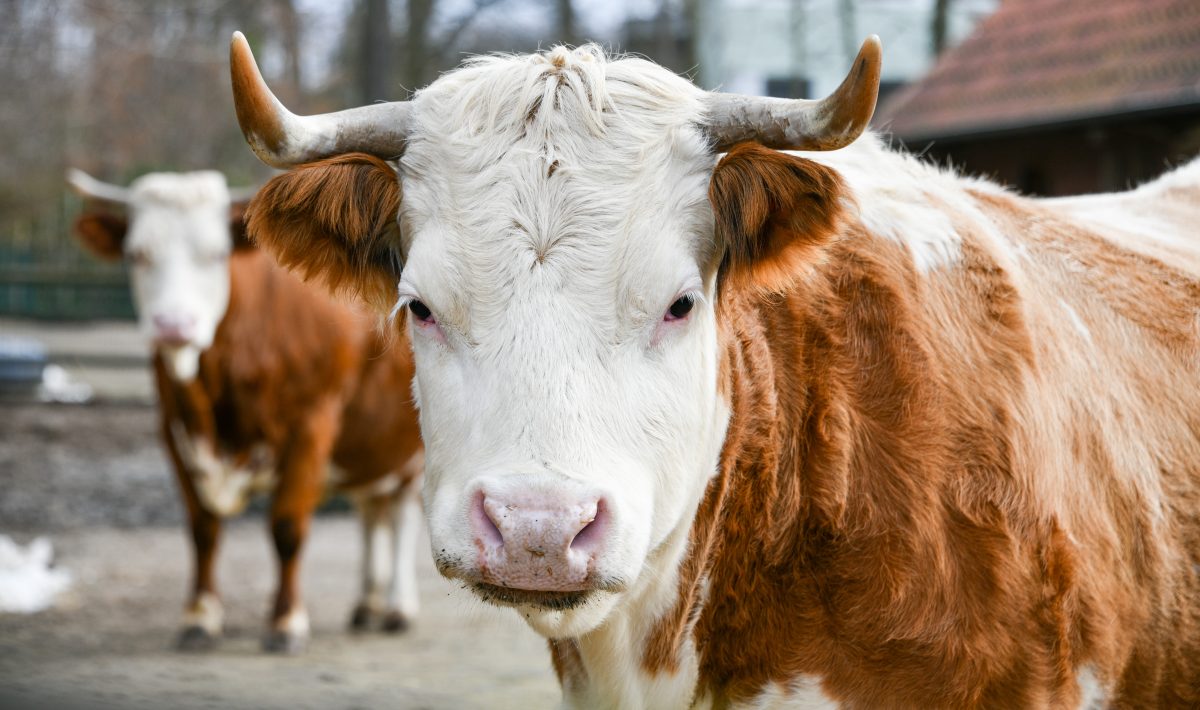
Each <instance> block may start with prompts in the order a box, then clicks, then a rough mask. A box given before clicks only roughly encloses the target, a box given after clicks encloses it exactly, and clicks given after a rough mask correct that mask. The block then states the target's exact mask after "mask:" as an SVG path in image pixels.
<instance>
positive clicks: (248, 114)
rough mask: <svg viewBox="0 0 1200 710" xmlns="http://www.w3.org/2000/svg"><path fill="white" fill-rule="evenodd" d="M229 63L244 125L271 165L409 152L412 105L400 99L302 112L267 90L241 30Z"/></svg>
mask: <svg viewBox="0 0 1200 710" xmlns="http://www.w3.org/2000/svg"><path fill="white" fill-rule="evenodd" d="M229 63H230V67H229V70H230V73H231V75H232V79H233V103H234V106H235V108H236V109H237V117H238V123H239V124H241V126H242V133H243V134H244V135H245V136H246V142H247V143H249V144H250V148H251V149H252V150H253V151H254V152H255V154H256V155H258V157H259V159H260V160H262V161H263V162H264V163H266V164H267V165H271V166H273V167H276V168H290V167H293V166H295V165H299V164H300V163H307V162H310V161H313V160H319V159H321V158H328V157H330V156H333V155H340V154H342V153H354V152H362V153H370V154H371V155H375V156H378V157H380V158H384V159H390V158H396V157H399V155H400V154H401V153H403V152H404V143H405V139H406V138H407V135H408V112H409V105H408V103H406V102H403V101H395V102H391V103H380V104H371V105H369V106H362V107H360V108H354V109H349V110H347V111H338V112H337V113H326V114H318V115H315V116H297V115H296V114H294V113H292V112H291V111H288V110H287V109H286V108H284V106H283V104H281V103H280V102H279V99H277V98H275V95H274V94H272V93H271V90H270V89H269V88H267V84H266V82H265V81H263V78H262V74H261V73H260V72H259V71H258V65H257V64H256V63H255V61H254V54H253V53H252V52H251V51H250V45H249V44H248V43H247V42H246V38H245V36H244V35H242V33H241V32H234V33H233V42H232V43H231V44H230V47H229Z"/></svg>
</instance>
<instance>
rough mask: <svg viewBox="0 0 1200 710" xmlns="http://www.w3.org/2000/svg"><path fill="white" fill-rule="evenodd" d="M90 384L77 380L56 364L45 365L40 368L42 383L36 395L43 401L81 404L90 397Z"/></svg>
mask: <svg viewBox="0 0 1200 710" xmlns="http://www.w3.org/2000/svg"><path fill="white" fill-rule="evenodd" d="M92 394H93V393H92V386H91V385H89V384H88V383H86V382H78V381H76V380H75V379H74V378H72V377H71V375H70V374H68V373H67V371H66V370H64V369H63V368H61V367H59V366H58V365H46V369H45V370H42V385H41V387H40V388H38V396H39V397H40V398H41V400H42V401H43V402H66V403H68V404H83V403H84V402H87V401H89V400H91V398H92Z"/></svg>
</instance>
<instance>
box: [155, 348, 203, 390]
mask: <svg viewBox="0 0 1200 710" xmlns="http://www.w3.org/2000/svg"><path fill="white" fill-rule="evenodd" d="M159 352H161V353H162V357H163V362H164V363H165V364H166V368H167V374H168V375H170V376H171V379H173V380H175V381H176V382H191V381H192V380H194V379H196V375H197V374H198V373H199V372H200V349H199V348H197V347H196V346H194V345H184V346H181V347H162V348H160V349H159Z"/></svg>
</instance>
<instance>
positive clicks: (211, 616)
mask: <svg viewBox="0 0 1200 710" xmlns="http://www.w3.org/2000/svg"><path fill="white" fill-rule="evenodd" d="M224 625H225V606H224V605H223V604H222V603H221V600H220V599H218V598H217V595H215V594H212V593H210V592H200V594H198V595H196V600H195V601H194V602H192V603H191V604H189V605H188V607H187V608H186V609H184V610H183V627H184V628H188V627H198V628H201V629H204V630H205V631H206V632H208V634H209V635H211V636H219V635H220V634H221V629H222V627H223V626H224Z"/></svg>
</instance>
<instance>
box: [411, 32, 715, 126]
mask: <svg viewBox="0 0 1200 710" xmlns="http://www.w3.org/2000/svg"><path fill="white" fill-rule="evenodd" d="M702 93H703V92H701V90H700V89H698V88H697V87H696V86H695V85H694V84H692V83H691V82H690V81H688V80H687V79H685V78H683V77H680V76H678V75H676V74H674V73H672V72H671V71H669V70H667V69H664V68H663V67H660V66H658V65H657V64H654V63H653V62H650V61H646V60H644V59H640V58H637V57H633V56H626V55H615V56H609V55H608V54H607V53H606V52H605V51H604V49H603V48H601V47H600V46H599V45H596V44H585V45H583V46H581V47H576V48H574V49H572V48H570V47H566V46H562V45H559V46H555V47H553V48H551V49H549V50H546V51H543V52H538V53H535V54H526V55H513V54H492V55H483V56H476V57H471V58H469V59H467V60H466V61H465V62H464V63H463V65H462V66H461V67H460V68H458V69H455V70H453V71H451V72H448V73H447V74H444V75H443V76H442V77H441V78H439V79H438V80H437V81H435V82H434V83H433V84H431V85H430V86H428V87H426V88H425V89H422V90H421V91H419V92H417V95H416V97H415V101H416V102H417V103H418V104H420V105H421V106H422V109H423V111H422V113H423V114H424V115H425V116H427V117H428V118H427V119H426V120H425V121H420V123H421V124H422V125H421V126H420V132H423V133H426V134H432V135H438V136H439V137H442V138H458V139H460V140H465V141H471V139H473V138H478V137H480V136H483V135H488V136H489V137H494V138H497V139H508V140H517V139H520V138H525V137H529V136H533V137H538V138H541V139H543V140H545V141H547V142H552V141H553V140H554V137H555V135H556V134H557V133H558V132H559V131H561V130H562V128H563V127H564V126H569V127H571V128H572V129H574V130H573V131H572V132H579V131H582V132H584V133H586V134H587V135H590V136H594V137H601V136H604V135H606V134H607V133H608V131H609V129H610V128H611V127H613V125H614V120H615V121H617V122H622V123H629V125H638V126H642V127H643V130H645V129H646V128H653V127H661V128H666V127H668V126H671V125H679V124H680V123H686V122H690V121H694V120H696V118H697V117H698V116H699V115H700V111H701V105H700V96H701V95H702ZM630 113H636V114H637V116H636V119H637V120H636V121H635V122H624V121H622V119H623V118H627V117H629V118H632V117H630V116H626V114H630ZM448 131H449V132H450V134H451V135H447V132H448Z"/></svg>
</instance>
